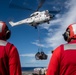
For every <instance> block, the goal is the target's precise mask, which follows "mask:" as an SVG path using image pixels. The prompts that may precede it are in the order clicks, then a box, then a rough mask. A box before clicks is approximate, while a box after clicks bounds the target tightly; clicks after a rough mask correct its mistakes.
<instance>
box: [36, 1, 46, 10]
mask: <svg viewBox="0 0 76 75" xmlns="http://www.w3.org/2000/svg"><path fill="white" fill-rule="evenodd" d="M44 2H45V0H40V2H39V5H38V8H37V10H36V11H38V10H39V9H40V8H41V7H42V5H43V4H44Z"/></svg>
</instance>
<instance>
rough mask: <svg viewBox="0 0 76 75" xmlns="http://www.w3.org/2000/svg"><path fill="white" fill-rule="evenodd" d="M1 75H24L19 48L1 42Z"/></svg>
mask: <svg viewBox="0 0 76 75" xmlns="http://www.w3.org/2000/svg"><path fill="white" fill-rule="evenodd" d="M0 75H22V73H21V65H20V59H19V54H18V51H17V48H16V47H15V46H14V45H13V44H11V43H9V42H6V41H3V40H0Z"/></svg>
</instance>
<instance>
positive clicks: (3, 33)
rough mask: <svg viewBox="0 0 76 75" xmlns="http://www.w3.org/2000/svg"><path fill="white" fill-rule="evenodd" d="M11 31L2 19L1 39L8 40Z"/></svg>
mask: <svg viewBox="0 0 76 75" xmlns="http://www.w3.org/2000/svg"><path fill="white" fill-rule="evenodd" d="M10 35H11V32H10V30H9V29H8V27H7V25H6V23H5V22H2V21H0V39H1V40H7V39H9V38H10Z"/></svg>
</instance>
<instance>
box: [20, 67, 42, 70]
mask: <svg viewBox="0 0 76 75" xmlns="http://www.w3.org/2000/svg"><path fill="white" fill-rule="evenodd" d="M34 68H38V67H21V69H22V71H33V70H34ZM39 68H43V67H39Z"/></svg>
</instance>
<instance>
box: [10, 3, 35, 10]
mask: <svg viewBox="0 0 76 75" xmlns="http://www.w3.org/2000/svg"><path fill="white" fill-rule="evenodd" d="M9 8H16V9H21V10H31V11H35V10H33V9H31V8H28V7H22V6H20V5H17V4H14V3H11V4H10V5H9Z"/></svg>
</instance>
